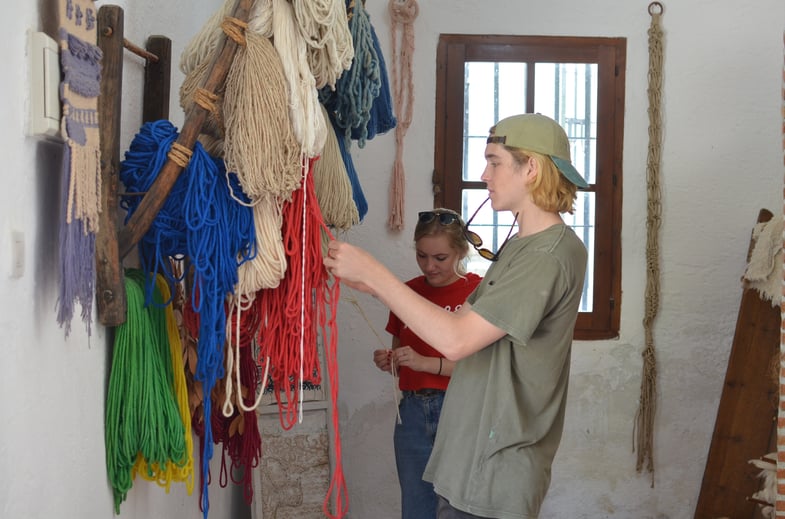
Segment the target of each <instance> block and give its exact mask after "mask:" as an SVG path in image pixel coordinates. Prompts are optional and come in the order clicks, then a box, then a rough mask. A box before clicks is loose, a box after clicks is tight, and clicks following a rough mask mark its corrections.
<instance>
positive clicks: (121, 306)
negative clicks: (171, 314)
mask: <svg viewBox="0 0 785 519" xmlns="http://www.w3.org/2000/svg"><path fill="white" fill-rule="evenodd" d="M123 22H124V20H123V10H122V8H120V7H118V6H115V5H105V6H102V7H101V8H100V9H99V10H98V46H99V47H100V48H101V50H102V51H103V59H102V68H101V90H100V94H99V97H98V121H99V123H98V124H99V128H100V149H101V204H102V209H101V214H100V216H99V219H98V225H99V228H98V233H97V234H96V239H95V263H96V264H95V267H96V280H95V283H96V306H97V309H98V321H99V322H100V323H101V324H103V325H104V326H118V325H120V324H122V323H124V322H125V319H126V311H127V308H126V305H127V303H126V297H125V285H124V279H123V272H122V270H123V267H122V262H121V259H120V254H119V248H118V243H117V223H118V222H117V205H118V196H117V190H118V184H119V172H120V113H121V110H122V108H121V99H122V90H123V88H122V86H123Z"/></svg>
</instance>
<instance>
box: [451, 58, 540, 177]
mask: <svg viewBox="0 0 785 519" xmlns="http://www.w3.org/2000/svg"><path fill="white" fill-rule="evenodd" d="M464 76H465V84H464V108H465V113H464V123H463V124H464V128H463V134H464V150H463V151H464V154H463V156H464V168H463V180H465V181H479V180H480V175H482V171H483V169H484V168H485V140H486V139H487V138H488V130H490V128H491V126H493V124H494V123H495V122H496V121H498V120H499V119H501V118H504V117H507V116H508V115H515V114H519V113H524V112H525V111H526V63H495V62H481V61H473V62H467V63H466V64H465V67H464Z"/></svg>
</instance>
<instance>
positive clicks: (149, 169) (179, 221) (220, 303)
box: [120, 121, 256, 517]
mask: <svg viewBox="0 0 785 519" xmlns="http://www.w3.org/2000/svg"><path fill="white" fill-rule="evenodd" d="M176 138H177V131H176V129H175V128H174V126H173V125H172V124H171V123H170V122H168V121H156V122H154V123H146V124H145V125H143V126H142V128H141V130H140V131H139V133H138V134H137V135H136V137H135V138H134V140H133V142H132V143H131V146H130V148H129V151H128V152H127V153H126V157H125V160H124V161H123V163H122V164H121V168H120V180H121V181H122V182H123V184H124V185H125V186H126V190H127V191H128V192H131V193H139V192H145V191H146V190H147V189H148V188H149V186H150V185H151V184H152V182H153V181H154V180H155V177H156V175H157V174H158V172H159V171H160V168H161V165H162V164H163V163H164V162H165V160H166V157H167V153H168V151H169V148H170V146H171V144H172V142H174V141H175V139H176ZM227 177H228V178H227ZM233 184H234V185H233ZM230 186H232V189H231V191H232V193H233V195H232V194H230ZM233 196H235V197H238V196H239V197H241V198H242V199H243V202H245V203H248V202H249V200H248V198H247V197H245V196H244V195H243V193H242V190H241V188H240V186H239V184H238V183H237V180H236V178H235V177H234V175H231V174H230V175H227V173H226V171H225V169H224V165H223V161H220V160H216V159H214V158H213V157H210V156H209V155H207V153H206V152H205V151H204V149H203V148H202V146H201V145H200V144H199V143H197V144H196V145H195V146H194V150H193V155H192V157H191V160H190V162H189V163H188V164H187V166H186V167H185V168H184V169H183V171H182V173H181V174H180V176H179V177H178V179H177V181H176V182H175V184H174V186H173V187H172V190H171V191H170V194H169V196H168V198H167V200H166V202H165V203H164V206H163V207H162V209H161V210H160V211H159V213H158V215H157V216H156V218H155V220H154V221H153V223H152V225H151V226H150V229H149V230H148V232H147V233H146V234H145V236H144V237H143V238H142V240H141V241H140V242H139V256H140V262H141V264H142V266H143V269H144V271H145V272H150V273H155V272H160V273H162V274H163V275H164V276H165V277H166V279H167V281H169V282H170V283H172V282H175V281H178V279H177V278H176V277H175V273H174V272H172V267H171V263H170V258H186V259H187V261H188V266H189V268H191V269H192V272H193V276H192V278H193V282H192V288H191V293H190V301H189V302H190V304H191V305H192V308H193V309H194V311H195V312H196V313H198V314H199V331H198V363H197V366H196V374H195V376H194V378H195V379H196V380H197V381H199V382H200V383H201V385H202V390H203V394H204V395H205V398H204V402H203V409H204V416H205V417H209V416H211V410H212V407H211V399H210V398H209V395H210V393H211V391H212V388H213V387H214V386H215V384H216V381H217V380H219V379H221V378H223V375H224V373H223V371H224V366H223V357H224V355H223V353H224V340H225V336H226V313H225V309H224V303H225V298H226V296H227V295H229V294H231V293H232V290H233V289H234V287H235V285H236V284H237V281H238V278H237V271H238V265H239V264H241V263H242V262H243V261H246V260H247V259H249V258H251V257H252V256H253V255H254V254H255V252H256V251H255V248H254V245H253V244H254V235H255V231H254V226H253V218H252V215H251V212H250V209H249V208H248V207H247V206H246V205H243V204H240V203H237V202H236V201H235V198H233ZM122 205H123V206H124V207H125V208H126V209H127V211H128V218H130V217H131V215H132V214H133V212H134V210H135V209H136V207H137V205H138V197H134V196H126V197H124V198H123V200H122ZM150 285H151V283H149V282H148V286H147V288H146V292H147V300H150V293H151V291H152V289H151V286H150ZM210 423H211V422H210V420H209V419H205V420H204V441H203V449H204V450H203V452H202V471H201V472H202V501H201V508H202V510H203V511H204V514H205V517H206V516H207V513H208V511H209V498H208V495H207V488H206V486H207V482H208V478H207V477H206V474H207V473H208V472H209V461H210V459H211V458H212V454H213V437H212V428H211V427H210Z"/></svg>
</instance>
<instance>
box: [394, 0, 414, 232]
mask: <svg viewBox="0 0 785 519" xmlns="http://www.w3.org/2000/svg"><path fill="white" fill-rule="evenodd" d="M389 11H390V19H391V20H392V31H391V33H392V56H393V59H392V76H393V80H392V82H393V93H394V97H395V108H396V112H397V113H398V125H397V126H396V127H395V162H394V163H393V171H392V182H391V186H390V216H389V218H388V220H387V226H388V227H389V228H390V229H391V230H393V231H400V230H402V229H403V222H404V196H405V192H406V181H405V178H406V175H405V173H404V167H403V142H404V137H406V132H407V131H408V130H409V125H410V124H411V122H412V113H413V108H414V80H413V74H412V57H413V56H414V20H415V19H416V18H417V15H418V14H419V11H420V8H419V6H418V5H417V1H416V0H390V3H389ZM399 32H400V39H401V48H400V54H399V50H398V33H399Z"/></svg>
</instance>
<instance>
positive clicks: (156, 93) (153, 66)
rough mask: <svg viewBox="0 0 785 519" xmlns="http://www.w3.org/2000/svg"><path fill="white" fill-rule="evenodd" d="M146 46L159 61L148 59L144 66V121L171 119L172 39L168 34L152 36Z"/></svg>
mask: <svg viewBox="0 0 785 519" xmlns="http://www.w3.org/2000/svg"><path fill="white" fill-rule="evenodd" d="M145 47H146V48H147V52H149V53H151V54H155V55H156V56H157V57H158V61H155V62H153V61H148V62H147V64H146V65H145V67H144V96H143V102H142V122H143V123H147V122H152V121H158V120H160V119H169V92H170V88H171V87H170V83H171V75H172V40H170V39H169V38H167V37H166V36H150V37H149V38H147V45H146V46H145Z"/></svg>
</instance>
